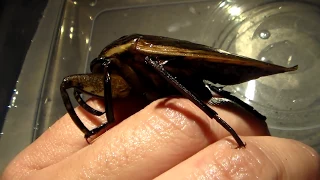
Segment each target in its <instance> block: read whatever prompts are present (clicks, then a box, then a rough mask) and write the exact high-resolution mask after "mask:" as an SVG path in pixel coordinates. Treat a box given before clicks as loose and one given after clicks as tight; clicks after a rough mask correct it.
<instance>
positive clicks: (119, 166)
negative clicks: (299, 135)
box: [2, 98, 320, 180]
mask: <svg viewBox="0 0 320 180" xmlns="http://www.w3.org/2000/svg"><path fill="white" fill-rule="evenodd" d="M130 102H134V104H128V103H127V102H123V101H116V102H115V104H114V108H115V116H116V118H117V119H125V118H126V117H127V116H129V115H131V114H132V113H134V112H135V111H137V110H138V109H139V108H140V107H141V106H143V104H144V103H143V102H141V101H138V100H136V99H134V100H130ZM88 104H90V105H91V106H93V107H95V108H98V109H103V108H102V106H101V104H100V103H99V101H97V100H90V101H89V102H88ZM214 109H215V110H216V111H217V112H218V113H219V116H220V117H221V118H223V119H224V120H226V121H227V122H228V124H229V125H231V126H232V127H233V128H234V129H235V130H236V132H237V133H238V134H240V135H241V138H242V140H244V141H245V142H246V144H247V146H246V148H242V149H236V147H237V144H236V142H235V141H234V139H233V138H232V137H231V136H230V134H228V132H227V131H226V130H225V129H223V128H222V127H221V126H220V125H219V124H218V123H217V122H215V121H214V120H211V119H209V117H208V116H206V115H205V114H204V113H203V112H202V111H201V110H199V109H198V107H196V106H195V105H194V104H192V103H191V102H190V101H189V100H186V99H183V98H165V99H160V100H157V101H155V102H153V103H151V104H150V105H148V106H147V107H145V108H144V109H142V110H141V111H140V112H138V113H136V114H134V115H132V116H130V117H129V118H127V119H126V120H125V121H123V122H122V123H120V124H119V125H117V126H115V127H114V128H112V129H110V130H109V131H107V132H105V133H104V134H102V135H101V136H100V137H99V138H98V139H97V140H96V141H94V142H93V143H92V144H89V145H88V144H87V142H86V140H85V139H84V135H83V133H82V132H81V131H80V130H79V129H78V128H77V127H76V125H75V124H74V123H73V122H72V120H71V119H70V117H69V115H65V116H63V117H62V118H61V119H60V120H58V121H57V122H56V123H55V124H54V125H53V126H52V127H50V128H49V129H48V130H47V131H46V132H45V133H44V134H43V135H42V136H41V137H39V138H38V139H37V140H36V141H35V142H34V143H32V144H31V145H30V146H29V147H27V148H26V149H25V150H23V151H22V152H21V153H20V154H19V155H18V156H17V157H16V158H15V159H14V160H13V161H12V162H11V163H10V164H9V165H8V167H7V169H6V170H5V172H4V173H3V176H2V178H3V179H4V180H7V179H89V178H91V179H152V178H156V179H258V178H260V179H320V161H319V155H318V154H317V153H316V152H315V151H314V150H313V149H312V148H310V147H308V146H307V145H305V144H302V143H300V142H297V141H294V140H288V139H281V138H276V137H270V136H269V132H268V129H267V126H266V124H265V123H264V122H262V121H261V120H257V119H255V118H254V117H253V116H251V115H250V114H248V113H246V112H243V111H242V110H240V109H233V110H232V111H227V110H226V109H225V108H224V109H221V108H217V107H214ZM76 111H77V113H78V115H79V117H80V118H81V119H84V120H85V123H86V125H88V126H93V124H94V123H92V122H95V121H100V120H102V119H103V118H105V117H104V116H101V117H95V116H92V115H90V114H88V113H87V112H85V111H84V110H82V109H81V108H76ZM86 119H87V120H86ZM88 119H90V121H89V120H88Z"/></svg>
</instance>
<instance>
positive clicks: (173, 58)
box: [60, 34, 298, 147]
mask: <svg viewBox="0 0 320 180" xmlns="http://www.w3.org/2000/svg"><path fill="white" fill-rule="evenodd" d="M297 68H298V66H294V67H290V68H286V67H282V66H278V65H274V64H269V63H266V62H262V61H257V60H254V59H250V58H247V57H242V56H238V55H234V54H231V53H228V52H225V51H222V50H219V49H213V48H211V47H208V46H205V45H200V44H195V43H192V42H188V41H183V40H177V39H172V38H168V37H160V36H152V35H140V34H133V35H128V36H123V37H121V38H120V39H118V40H115V41H114V42H112V43H111V44H109V45H107V46H106V47H105V48H104V49H103V50H102V52H101V53H100V55H99V56H98V57H97V58H96V59H94V60H93V61H92V62H91V64H90V70H91V73H89V74H76V75H70V76H67V77H65V78H64V79H63V81H62V83H61V87H60V91H61V95H62V99H63V101H64V104H65V106H66V109H67V112H68V113H69V115H70V117H71V118H72V120H73V121H74V123H75V124H76V125H77V126H78V127H79V128H80V130H81V131H82V132H83V133H84V134H85V138H86V139H87V141H89V140H90V141H91V140H94V139H95V138H96V137H98V136H99V135H100V134H101V133H103V132H104V131H105V129H106V128H108V127H109V126H112V124H113V123H115V119H114V114H113V106H112V99H113V98H123V97H127V96H129V95H130V94H131V93H140V94H143V95H144V96H145V97H146V98H147V99H148V100H150V101H152V100H155V99H158V98H160V97H165V96H169V95H176V94H180V95H182V96H184V97H186V98H188V99H189V100H190V101H192V102H193V103H194V104H195V105H197V106H198V107H199V108H200V109H201V110H202V111H204V112H205V113H206V114H207V115H208V116H209V117H210V118H211V119H212V118H213V119H215V120H216V121H217V122H218V123H219V124H221V125H222V126H223V127H224V128H225V129H226V130H227V131H229V132H230V134H231V135H232V136H233V137H234V139H235V140H236V142H237V144H238V147H244V146H245V143H244V142H243V141H242V140H241V139H240V137H239V136H238V134H237V133H236V132H235V131H234V130H233V129H232V127H230V126H229V125H228V124H227V123H226V122H225V121H224V120H223V119H221V118H220V117H219V116H218V114H217V113H216V112H215V111H214V110H213V109H211V108H210V107H209V106H208V105H207V104H206V103H205V102H207V101H208V100H209V99H210V98H211V97H212V93H211V92H210V91H209V90H211V91H213V92H215V93H217V94H219V95H220V96H222V97H223V98H226V99H229V100H231V101H233V102H234V103H236V104H238V105H240V106H242V107H243V108H245V109H246V110H248V111H249V112H251V113H253V114H254V115H255V116H257V117H259V118H260V119H264V120H265V119H266V118H265V117H264V116H263V115H261V114H260V113H258V112H257V111H256V110H254V109H253V108H252V107H251V106H250V105H248V104H246V103H244V102H242V101H241V100H240V99H238V98H236V97H235V96H233V95H231V93H229V92H227V91H225V90H223V89H222V88H221V87H215V86H214V85H213V84H212V83H216V84H221V85H234V84H239V83H242V82H246V81H249V80H252V79H257V78H259V77H262V76H268V75H272V74H277V73H283V72H288V71H294V70H296V69H297ZM203 80H207V81H210V82H212V83H211V84H209V85H208V84H207V85H205V84H204V81H203ZM69 88H74V96H75V98H76V99H77V101H78V102H79V104H80V106H82V107H83V108H84V109H85V110H87V111H88V112H90V113H91V114H94V115H97V116H100V115H102V114H104V113H105V114H106V117H107V122H105V123H103V124H101V125H100V126H98V127H96V128H94V129H91V130H89V129H88V128H87V127H86V126H85V125H84V124H83V122H82V121H81V120H80V119H79V117H78V116H77V114H76V112H75V111H74V108H73V106H72V104H71V101H70V98H69V95H68V93H67V89H69ZM208 88H209V89H208ZM81 93H85V94H89V95H91V96H93V97H97V98H101V99H103V100H104V103H105V112H100V111H98V110H95V109H93V108H92V107H90V106H89V105H87V104H86V102H85V101H84V100H83V99H82V98H81Z"/></svg>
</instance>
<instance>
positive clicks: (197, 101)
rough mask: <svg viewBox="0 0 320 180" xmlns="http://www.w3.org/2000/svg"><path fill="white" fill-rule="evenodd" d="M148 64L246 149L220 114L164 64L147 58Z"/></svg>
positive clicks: (239, 146) (239, 145)
mask: <svg viewBox="0 0 320 180" xmlns="http://www.w3.org/2000/svg"><path fill="white" fill-rule="evenodd" d="M145 60H146V63H147V64H149V65H150V66H151V67H153V69H154V70H156V71H157V72H158V73H159V74H160V75H161V76H162V77H163V78H165V79H166V81H167V82H168V83H170V84H171V85H173V86H174V87H175V88H176V89H177V90H178V91H179V92H180V93H181V94H183V95H184V96H186V97H187V98H188V99H189V100H191V101H192V102H193V103H194V104H195V105H197V106H198V107H199V108H200V109H201V110H202V111H204V112H205V113H206V114H207V115H208V116H209V117H210V118H214V119H215V120H216V121H217V122H218V123H219V124H220V125H221V126H223V127H224V128H225V129H226V130H227V131H228V132H229V133H230V134H231V135H232V136H233V138H234V139H235V140H236V142H237V143H238V148H242V147H245V146H246V145H245V143H244V142H243V141H242V140H241V138H240V137H239V136H238V134H237V133H236V132H235V130H234V129H232V127H231V126H230V125H229V124H228V123H226V122H225V121H224V120H223V119H221V118H220V117H219V116H218V113H217V112H215V111H214V110H212V109H211V108H210V107H209V106H207V105H206V104H205V103H204V102H202V101H201V100H200V99H199V98H198V97H196V96H195V95H194V94H193V93H192V92H190V91H189V90H188V89H187V88H186V87H184V86H183V85H182V84H180V83H179V82H178V81H177V80H176V79H175V78H174V77H173V76H171V74H170V73H169V72H168V71H166V70H165V69H164V68H163V66H162V64H160V63H159V62H158V61H153V60H152V59H150V58H148V57H146V59H145Z"/></svg>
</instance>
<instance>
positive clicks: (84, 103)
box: [73, 89, 104, 116]
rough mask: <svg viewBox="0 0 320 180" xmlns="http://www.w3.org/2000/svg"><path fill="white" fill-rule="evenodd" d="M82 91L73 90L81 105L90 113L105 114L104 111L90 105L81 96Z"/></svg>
mask: <svg viewBox="0 0 320 180" xmlns="http://www.w3.org/2000/svg"><path fill="white" fill-rule="evenodd" d="M80 94H81V92H80V91H79V90H77V89H74V90H73V95H74V98H75V99H76V100H77V102H78V103H79V105H80V106H81V107H82V108H83V109H85V110H86V111H88V112H89V113H91V114H93V115H96V116H101V115H102V114H104V112H101V111H98V110H95V109H93V108H92V107H90V106H89V105H88V104H87V103H86V102H85V101H84V100H83V99H82V97H81V96H80Z"/></svg>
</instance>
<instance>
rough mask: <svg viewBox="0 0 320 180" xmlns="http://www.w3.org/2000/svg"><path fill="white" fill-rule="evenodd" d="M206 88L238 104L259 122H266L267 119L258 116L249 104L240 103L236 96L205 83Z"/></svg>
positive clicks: (260, 115)
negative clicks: (259, 120)
mask: <svg viewBox="0 0 320 180" xmlns="http://www.w3.org/2000/svg"><path fill="white" fill-rule="evenodd" d="M206 87H207V88H208V89H209V90H210V91H213V92H215V93H217V94H218V95H220V96H222V97H224V98H227V99H229V100H231V101H232V102H234V103H236V104H238V105H239V106H241V107H242V108H244V109H245V110H247V111H248V112H250V113H252V114H253V115H254V116H256V117H257V118H259V119H261V120H266V119H267V118H266V117H265V116H264V115H262V114H260V113H259V112H258V111H257V110H255V109H254V108H253V107H252V106H250V105H249V104H247V103H245V102H243V101H241V100H240V99H239V98H237V97H236V96H233V95H231V93H230V92H229V91H225V90H223V89H222V88H218V87H216V86H214V85H213V84H211V83H206Z"/></svg>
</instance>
